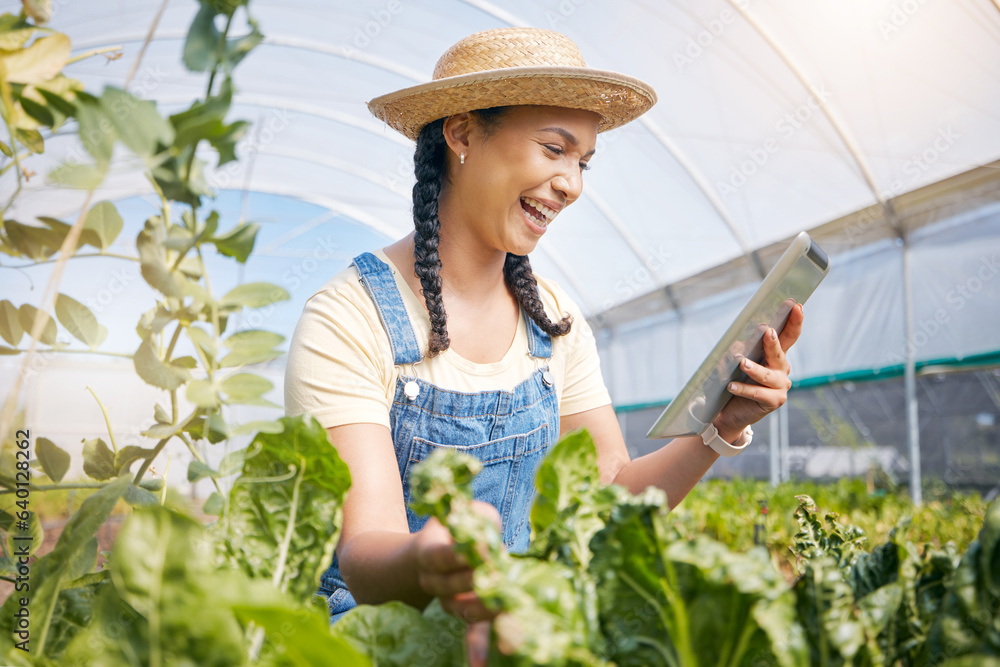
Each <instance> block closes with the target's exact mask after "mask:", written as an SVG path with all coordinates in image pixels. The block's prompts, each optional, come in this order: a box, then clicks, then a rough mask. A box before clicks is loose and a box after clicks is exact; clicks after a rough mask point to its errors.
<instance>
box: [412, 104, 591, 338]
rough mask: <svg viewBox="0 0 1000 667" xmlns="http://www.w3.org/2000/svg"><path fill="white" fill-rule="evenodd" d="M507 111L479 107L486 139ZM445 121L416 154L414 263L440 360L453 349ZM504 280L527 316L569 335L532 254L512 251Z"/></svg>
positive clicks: (424, 137)
mask: <svg viewBox="0 0 1000 667" xmlns="http://www.w3.org/2000/svg"><path fill="white" fill-rule="evenodd" d="M505 112H506V108H504V107H494V108H492V109H480V110H479V111H477V112H475V113H476V114H477V115H478V116H479V120H480V122H481V123H482V124H483V127H484V129H485V130H486V132H487V135H488V134H489V133H490V132H491V131H492V130H493V129H494V128H495V127H496V125H497V123H498V122H499V120H500V118H501V117H502V116H503V114H504V113H505ZM446 150H447V143H446V142H445V139H444V119H443V118H441V119H438V120H436V121H434V122H432V123H430V124H428V125H426V126H424V128H423V129H422V130H420V134H419V135H418V136H417V150H416V152H415V153H414V156H413V171H414V174H415V175H416V177H417V182H416V183H415V184H414V186H413V227H414V229H415V234H414V235H413V240H414V246H413V259H414V267H413V268H414V272H415V273H416V276H417V278H419V279H420V286H421V287H422V288H423V289H422V290H421V291H422V292H423V295H424V303H425V304H426V306H427V312H428V314H429V315H430V320H431V333H430V336H429V341H428V342H429V345H428V355H429V356H432V357H433V356H435V355H437V354H438V353H440V352H443V351H444V350H446V349H448V346H449V345H450V344H451V341H450V340H449V339H448V316H447V314H446V313H445V310H444V301H443V300H442V298H441V258H440V256H439V255H438V243H439V242H440V234H441V221H440V219H438V197H439V196H440V195H441V182H442V180H443V179H444V177H445V155H446ZM503 274H504V280H505V281H506V282H507V286H508V288H510V291H511V292H512V293H513V294H514V297H515V298H516V299H517V302H518V304H520V306H521V308H523V309H524V312H526V313H527V314H528V316H529V317H530V318H531V319H532V320H534V321H535V323H536V324H537V325H538V326H539V327H541V329H542V331H544V332H545V333H547V334H549V335H550V336H565V335H566V334H567V333H569V330H570V327H571V325H572V318H570V317H568V316H567V317H564V318H563V319H562V320H560V321H559V323H558V324H556V323H553V322H552V320H550V319H549V316H548V315H547V314H546V312H545V308H544V307H543V306H542V300H541V299H540V298H539V296H538V283H537V282H536V281H535V276H534V274H533V273H532V272H531V263H530V262H529V261H528V258H527V256H522V255H513V254H511V253H507V258H506V260H505V261H504V266H503Z"/></svg>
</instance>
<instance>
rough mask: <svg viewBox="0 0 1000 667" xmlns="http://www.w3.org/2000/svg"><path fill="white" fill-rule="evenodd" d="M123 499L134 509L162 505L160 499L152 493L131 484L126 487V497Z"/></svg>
mask: <svg viewBox="0 0 1000 667" xmlns="http://www.w3.org/2000/svg"><path fill="white" fill-rule="evenodd" d="M123 497H124V499H125V502H127V503H128V504H129V505H131V506H132V507H152V506H154V505H159V504H160V499H159V498H157V497H156V496H155V495H154V494H153V493H152V492H150V491H147V490H146V489H143V488H141V487H138V486H135V485H134V484H129V485H128V486H127V487H125V495H124V496H123Z"/></svg>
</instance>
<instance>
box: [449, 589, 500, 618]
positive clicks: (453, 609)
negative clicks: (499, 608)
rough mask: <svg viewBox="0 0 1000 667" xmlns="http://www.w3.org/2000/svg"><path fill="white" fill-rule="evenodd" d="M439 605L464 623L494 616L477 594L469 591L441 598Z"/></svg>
mask: <svg viewBox="0 0 1000 667" xmlns="http://www.w3.org/2000/svg"><path fill="white" fill-rule="evenodd" d="M441 607H442V608H443V609H444V610H445V611H446V612H448V613H449V614H452V615H453V616H457V617H458V618H460V619H462V620H463V621H465V622H466V623H478V622H479V621H488V620H490V619H492V618H493V617H494V616H496V614H495V613H493V612H492V611H490V610H489V609H487V608H486V605H484V604H483V601H482V600H480V599H479V596H478V595H476V594H475V593H473V592H471V591H467V592H465V593H459V594H458V595H451V596H448V597H442V598H441Z"/></svg>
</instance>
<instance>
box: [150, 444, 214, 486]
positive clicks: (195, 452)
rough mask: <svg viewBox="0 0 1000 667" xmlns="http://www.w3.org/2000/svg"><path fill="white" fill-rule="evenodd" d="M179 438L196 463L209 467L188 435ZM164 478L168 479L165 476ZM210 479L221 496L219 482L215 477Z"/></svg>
mask: <svg viewBox="0 0 1000 667" xmlns="http://www.w3.org/2000/svg"><path fill="white" fill-rule="evenodd" d="M177 437H178V438H180V439H181V442H183V443H184V444H185V445H187V448H188V450H189V451H190V452H191V455H192V456H194V458H195V460H196V461H198V462H199V463H206V465H207V462H206V461H205V457H204V456H202V455H201V452H199V451H198V448H197V447H195V446H194V443H193V442H191V440H190V439H189V438H188V437H187V436H186V435H184V434H183V433H178V434H177ZM164 477H166V475H165V474H164ZM210 479H211V480H212V484H214V485H215V490H216V491H218V492H219V493H220V494H221V493H222V487H220V486H219V480H217V479H215V478H214V477H211V478H210Z"/></svg>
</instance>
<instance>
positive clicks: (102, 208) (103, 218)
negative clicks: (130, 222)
mask: <svg viewBox="0 0 1000 667" xmlns="http://www.w3.org/2000/svg"><path fill="white" fill-rule="evenodd" d="M123 224H124V223H123V222H122V217H121V215H119V213H118V210H117V209H116V208H115V206H114V204H112V203H111V202H108V201H102V202H98V203H97V204H95V205H94V206H93V207H92V208H91V209H90V211H88V212H87V219H86V220H85V221H84V223H83V228H84V229H85V230H89V231H92V232H94V234H95V235H96V237H97V239H98V240H99V242H100V245H98V246H97V247H98V248H100V249H101V250H102V251H104V250H107V249H108V248H110V247H111V244H112V243H114V240H115V239H116V238H118V235H119V234H120V233H121V231H122V226H123Z"/></svg>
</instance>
